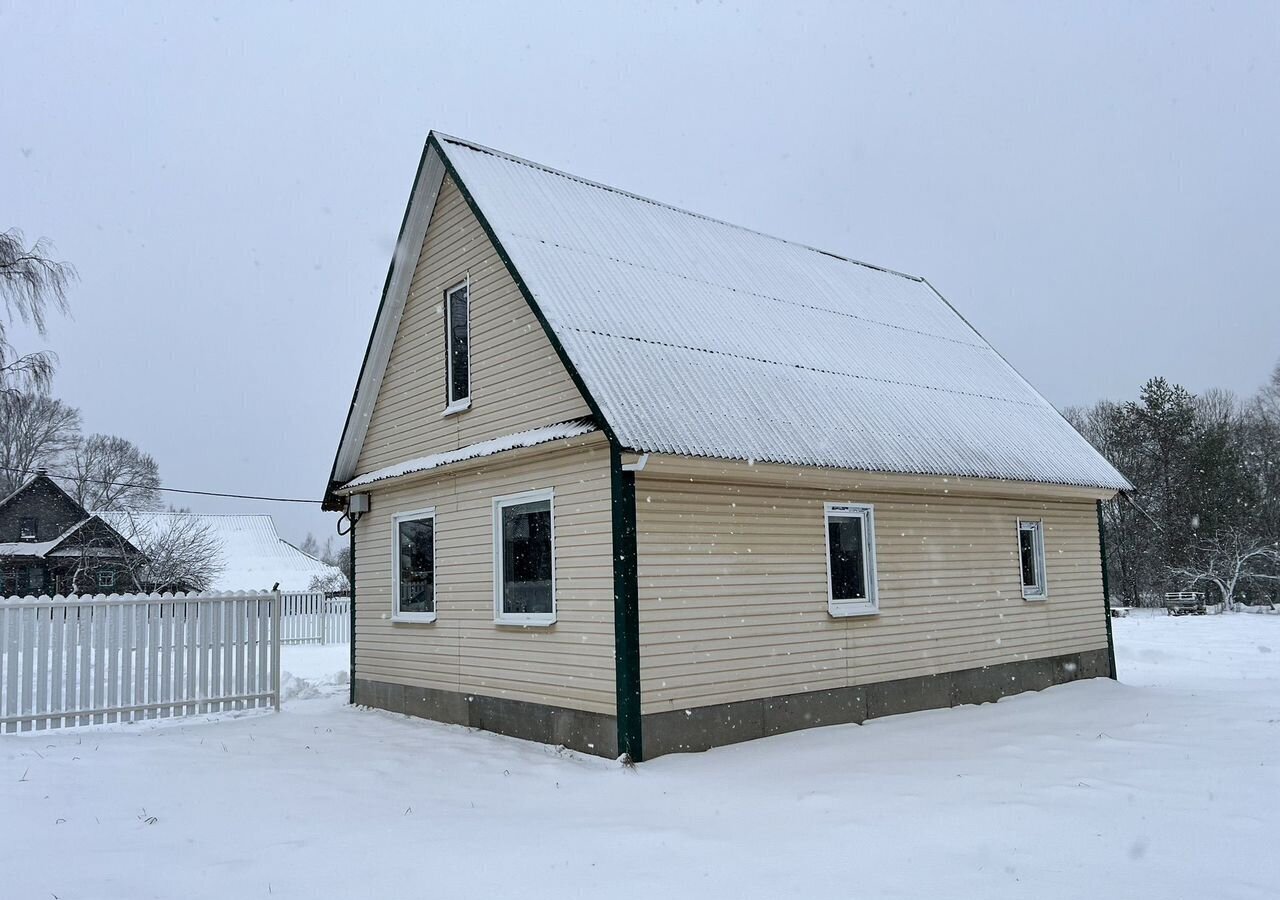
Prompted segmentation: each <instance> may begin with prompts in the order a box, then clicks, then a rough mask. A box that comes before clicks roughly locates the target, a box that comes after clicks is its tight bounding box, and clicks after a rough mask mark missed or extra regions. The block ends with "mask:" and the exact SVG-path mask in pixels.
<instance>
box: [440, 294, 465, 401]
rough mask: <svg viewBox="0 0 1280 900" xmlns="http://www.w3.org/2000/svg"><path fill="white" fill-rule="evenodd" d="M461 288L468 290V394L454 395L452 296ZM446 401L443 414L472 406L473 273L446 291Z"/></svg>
mask: <svg viewBox="0 0 1280 900" xmlns="http://www.w3.org/2000/svg"><path fill="white" fill-rule="evenodd" d="M459 290H465V291H466V292H467V396H465V397H457V398H454V397H453V396H452V395H453V303H451V302H450V298H451V297H452V296H453V295H454V294H455V293H456V292H457V291H459ZM444 373H445V374H444V401H445V407H444V412H442V413H441V415H442V416H451V415H453V414H454V413H460V412H462V411H463V410H466V409H470V408H471V375H472V372H471V273H470V272H468V273H467V274H466V275H465V276H464V277H463V279H462V280H461V281H459V282H458V283H457V284H455V285H454V286H453V287H451V288H449V289H448V290H446V291H445V292H444Z"/></svg>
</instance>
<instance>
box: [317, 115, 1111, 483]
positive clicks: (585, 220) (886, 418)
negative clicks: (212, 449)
mask: <svg viewBox="0 0 1280 900" xmlns="http://www.w3.org/2000/svg"><path fill="white" fill-rule="evenodd" d="M444 171H449V172H450V173H452V174H453V175H454V176H455V177H456V179H457V180H458V182H459V183H460V185H461V187H462V190H463V193H464V196H466V197H467V198H468V200H469V202H471V203H472V205H473V208H474V209H475V210H476V212H477V214H478V215H479V217H480V219H481V221H482V222H483V223H484V224H485V225H486V227H487V228H488V229H489V231H490V232H491V233H492V235H493V237H494V238H495V240H496V242H497V244H498V245H499V249H500V252H501V253H503V254H504V255H505V256H506V258H507V259H509V261H510V266H511V268H512V270H513V273H514V274H515V275H516V280H517V283H519V284H521V285H522V287H523V288H524V289H525V291H526V296H527V298H528V299H529V301H530V302H531V303H532V304H533V305H534V307H535V309H536V310H537V311H538V312H539V313H540V315H541V316H542V317H543V318H544V319H545V321H546V323H547V327H548V330H549V331H550V333H551V335H552V337H553V343H557V344H558V345H559V347H560V348H562V352H563V356H564V359H565V361H566V363H567V364H568V366H569V367H570V369H571V371H573V372H574V373H575V374H576V376H577V378H578V379H579V381H580V384H581V386H582V387H583V388H584V392H585V394H586V400H587V402H588V403H589V404H590V405H591V406H592V408H593V411H594V412H595V413H596V415H597V417H598V418H599V419H601V420H602V421H601V427H602V428H603V429H605V430H606V431H607V432H609V433H610V434H611V436H612V437H614V438H615V439H616V441H617V442H618V444H620V445H621V446H622V447H624V448H627V449H631V450H636V451H642V452H657V453H674V454H682V455H689V456H705V457H716V458H727V459H745V460H759V461H764V462H776V463H784V464H795V465H810V466H822V467H832V468H845V469H857V470H867V471H879V472H900V473H913V474H931V475H955V476H973V477H985V478H1001V479H1011V480H1018V481H1031V482H1049V483H1057V484H1068V485H1082V486H1089V487H1100V488H1104V489H1108V490H1111V489H1115V490H1124V489H1128V488H1129V487H1130V485H1129V483H1128V482H1127V481H1126V480H1125V478H1124V477H1123V476H1122V475H1121V474H1120V473H1119V472H1117V471H1116V470H1115V468H1113V467H1112V466H1111V464H1110V463H1108V462H1107V461H1106V460H1105V459H1104V458H1103V457H1102V456H1101V455H1100V454H1099V453H1098V452H1097V451H1096V450H1095V449H1094V448H1093V447H1092V446H1091V445H1090V444H1089V443H1088V442H1087V441H1086V440H1085V439H1084V438H1082V437H1081V436H1080V435H1079V434H1078V433H1076V431H1075V430H1074V429H1073V428H1072V427H1071V426H1070V425H1069V424H1068V423H1067V422H1066V420H1065V419H1063V417H1062V416H1061V415H1060V414H1059V413H1058V411H1057V410H1056V409H1054V407H1053V406H1052V404H1050V403H1049V402H1048V401H1047V400H1045V399H1044V398H1043V397H1041V396H1040V394H1039V393H1037V392H1036V390H1035V389H1034V388H1033V387H1031V385H1030V384H1028V383H1027V381H1026V380H1025V379H1024V378H1023V377H1022V376H1021V375H1019V374H1018V373H1017V372H1016V371H1015V370H1014V368H1013V367H1012V366H1011V365H1009V363H1008V362H1006V361H1005V360H1004V358H1003V357H1001V356H1000V354H998V353H997V352H996V351H995V350H994V349H993V348H992V347H991V346H990V345H989V344H988V343H987V342H986V341H985V340H984V339H983V338H982V336H981V335H980V334H978V333H977V332H976V331H975V330H974V329H973V327H972V326H970V325H969V323H968V322H966V321H965V320H964V318H963V317H961V316H960V314H959V313H958V312H956V310H955V309H954V308H952V307H951V305H950V304H949V303H948V302H947V301H946V300H945V299H943V297H942V296H941V295H939V294H938V292H937V291H935V290H934V289H933V287H932V286H931V285H930V284H929V283H928V282H927V281H925V280H924V279H923V278H918V277H915V276H911V275H903V274H900V273H897V272H892V271H889V270H886V269H883V268H879V267H877V266H873V265H868V264H866V263H862V262H857V261H855V260H851V259H846V258H844V257H841V256H837V255H835V254H831V253H826V252H823V251H819V250H815V249H813V248H810V247H807V246H804V245H802V244H796V243H792V242H789V241H785V240H780V239H778V238H773V237H769V236H767V235H764V234H760V233H758V232H755V231H750V230H748V229H745V228H740V227H737V226H734V225H729V224H727V223H724V222H719V221H716V220H714V219H710V218H707V217H705V216H701V215H697V214H694V213H690V212H686V211H684V210H680V209H676V208H674V207H671V206H667V205H665V204H662V203H657V202H654V201H652V200H647V199H645V198H642V197H638V196H636V195H634V194H629V193H626V192H623V191H619V190H616V189H614V188H610V187H607V186H604V185H600V184H596V183H594V182H591V181H587V180H585V179H582V178H578V177H575V176H572V175H568V174H565V173H563V172H559V171H556V170H554V169H549V168H547V167H545V166H541V165H538V164H536V163H532V162H529V161H527V160H522V159H519V158H516V157H513V156H509V155H507V154H504V153H500V152H497V151H494V150H491V149H488V148H485V147H481V146H479V145H476V144H473V143H470V142H467V141H463V140H460V139H458V138H453V137H449V136H447V135H442V134H439V133H433V135H432V136H431V137H430V138H429V139H428V146H427V151H426V154H425V155H424V161H423V165H422V167H421V169H420V170H419V179H418V183H417V184H416V185H415V190H414V193H413V196H412V198H411V201H410V207H409V211H408V212H407V213H406V220H405V221H406V225H405V229H404V230H403V232H402V240H403V241H405V242H410V243H411V242H413V241H417V242H418V243H420V242H421V233H422V232H425V221H426V218H427V217H428V214H427V213H424V212H423V211H422V210H421V209H417V208H416V206H421V205H424V204H431V205H433V204H434V200H435V196H436V194H437V193H438V179H439V178H440V177H442V176H443V173H444ZM433 178H434V179H437V184H436V185H435V186H432V185H431V184H426V185H424V184H423V182H424V181H427V182H430V181H431V179H433ZM428 212H429V211H428ZM416 254H417V250H416V249H413V248H410V247H408V246H404V247H401V248H399V249H398V250H397V255H396V261H395V262H393V264H392V273H391V276H390V277H389V279H388V286H389V287H388V291H389V292H388V294H387V295H386V296H385V297H384V302H383V309H382V310H381V312H380V314H379V320H380V321H379V325H383V324H384V322H383V320H384V319H385V320H386V322H387V323H388V324H387V325H386V326H385V327H389V328H393V327H394V322H396V321H398V320H399V314H398V310H399V306H398V305H397V304H400V305H402V303H403V300H402V299H401V298H400V297H399V296H398V295H397V292H398V291H400V290H401V287H400V285H401V284H403V291H405V292H407V287H408V285H407V281H408V279H407V278H406V277H404V273H400V272H397V269H396V265H397V264H400V266H401V268H407V266H406V262H412V260H414V259H416ZM382 340H383V338H381V337H380V335H379V332H378V330H377V327H375V333H374V338H373V340H372V341H371V344H370V355H369V356H367V357H366V371H364V372H362V374H361V384H360V387H359V389H358V393H357V398H356V402H355V403H353V415H352V418H351V419H349V420H348V427H347V432H346V433H344V447H343V449H342V450H340V452H339V457H338V461H337V463H336V464H335V476H340V475H342V471H341V470H342V468H343V467H344V466H346V465H348V462H349V461H353V460H354V453H355V452H358V447H352V446H350V442H351V440H352V439H354V438H359V439H361V440H362V439H363V433H364V432H363V429H364V428H365V427H366V423H367V413H368V411H367V410H361V409H359V408H358V407H359V404H360V403H361V402H366V403H370V402H372V401H371V399H370V394H371V393H373V394H376V382H377V381H378V380H380V378H381V371H380V370H379V369H378V365H383V366H385V363H384V361H383V357H382V356H381V355H380V346H381V343H382ZM370 360H372V364H371V363H370ZM371 388H372V389H373V390H372V391H371V390H370V389H371ZM353 423H354V427H353ZM356 443H358V441H357V442H356ZM350 474H354V472H351V473H350ZM348 477H349V476H348Z"/></svg>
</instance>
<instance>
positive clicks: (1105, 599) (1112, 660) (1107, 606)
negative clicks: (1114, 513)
mask: <svg viewBox="0 0 1280 900" xmlns="http://www.w3.org/2000/svg"><path fill="white" fill-rule="evenodd" d="M1098 553H1099V554H1100V555H1101V556H1102V606H1103V613H1104V615H1106V617H1107V664H1108V665H1109V666H1110V667H1111V678H1112V679H1113V680H1114V679H1115V677H1116V639H1115V637H1114V636H1113V635H1112V633H1111V586H1110V585H1109V584H1108V583H1107V527H1106V525H1104V524H1103V522H1102V501H1101V500H1099V501H1098Z"/></svg>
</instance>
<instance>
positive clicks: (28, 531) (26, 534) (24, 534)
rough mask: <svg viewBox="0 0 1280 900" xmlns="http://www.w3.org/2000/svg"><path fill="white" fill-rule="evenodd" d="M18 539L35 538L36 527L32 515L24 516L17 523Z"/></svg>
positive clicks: (30, 539)
mask: <svg viewBox="0 0 1280 900" xmlns="http://www.w3.org/2000/svg"><path fill="white" fill-rule="evenodd" d="M18 531H19V534H18V540H20V541H34V540H36V535H37V531H38V530H37V528H36V520H35V517H34V516H24V517H23V518H22V519H21V520H20V521H19V523H18Z"/></svg>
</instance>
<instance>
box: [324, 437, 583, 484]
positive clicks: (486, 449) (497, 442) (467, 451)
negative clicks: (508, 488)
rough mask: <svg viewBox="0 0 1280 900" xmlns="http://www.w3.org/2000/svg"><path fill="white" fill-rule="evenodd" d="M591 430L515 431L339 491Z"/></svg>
mask: <svg viewBox="0 0 1280 900" xmlns="http://www.w3.org/2000/svg"><path fill="white" fill-rule="evenodd" d="M595 430H596V426H595V425H594V424H592V423H591V422H588V421H586V420H584V419H575V420H573V421H569V422H560V423H559V424H556V425H545V426H543V427H541V428H531V429H529V430H528V431H519V432H516V433H515V434H508V435H504V436H503V437H498V438H492V439H490V440H487V441H480V442H478V443H475V444H468V445H467V446H465V447H460V448H459V449H457V450H449V451H447V452H445V453H433V454H431V455H430V456H420V457H418V458H417V459H411V460H409V461H407V462H402V463H396V464H395V465H394V466H387V467H386V468H383V469H377V470H375V471H373V472H368V473H366V474H364V475H361V476H360V477H359V478H355V479H353V480H351V481H349V482H347V483H346V484H345V485H343V489H344V490H347V489H350V488H359V487H364V486H365V485H368V484H373V483H374V482H375V481H386V480H387V479H388V478H399V477H401V476H402V475H410V474H412V473H414V472H426V471H428V470H430V469H434V468H437V467H439V466H444V465H449V464H450V463H456V462H462V461H463V460H464V459H475V458H477V457H480V456H492V455H493V454H495V453H501V452H503V451H504V450H515V449H517V448H519V447H533V446H536V445H538V444H545V443H547V442H548V441H558V440H561V439H562V438H571V437H579V436H580V435H584V434H589V433H590V432H592V431H595Z"/></svg>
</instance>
